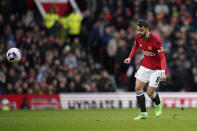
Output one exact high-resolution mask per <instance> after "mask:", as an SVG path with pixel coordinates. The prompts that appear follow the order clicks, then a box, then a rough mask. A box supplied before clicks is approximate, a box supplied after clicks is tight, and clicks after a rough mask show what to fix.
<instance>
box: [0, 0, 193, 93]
mask: <svg viewBox="0 0 197 131" xmlns="http://www.w3.org/2000/svg"><path fill="white" fill-rule="evenodd" d="M138 19H146V20H148V21H149V23H150V27H151V28H150V30H151V32H153V33H155V34H157V35H159V36H160V37H161V39H162V44H163V47H164V49H165V55H166V59H167V69H166V72H167V76H168V79H167V81H166V82H163V83H161V84H160V86H159V88H158V91H160V92H191V91H192V92H194V91H197V59H196V58H197V43H196V41H197V1H196V0H0V94H30V95H32V94H38V95H40V94H57V93H75V92H78V93H79V92H87V93H92V92H132V91H134V86H135V78H134V74H135V72H136V70H137V69H138V67H139V65H140V60H141V59H142V57H143V55H142V54H141V53H140V52H138V53H137V54H136V56H135V59H133V61H132V64H131V65H125V64H124V63H123V61H124V59H125V58H127V57H128V56H129V53H130V50H131V48H132V46H133V43H134V37H135V35H136V33H135V29H136V22H137V20H138ZM11 47H17V48H19V49H20V50H21V51H22V54H23V56H22V61H21V62H20V63H18V64H11V63H8V62H7V60H6V51H7V50H8V49H9V48H11Z"/></svg>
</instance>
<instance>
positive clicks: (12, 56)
mask: <svg viewBox="0 0 197 131" xmlns="http://www.w3.org/2000/svg"><path fill="white" fill-rule="evenodd" d="M21 56H22V53H21V51H20V50H19V49H18V48H11V49H9V50H8V51H7V54H6V57H7V60H8V61H9V62H11V63H18V62H19V61H20V60H21Z"/></svg>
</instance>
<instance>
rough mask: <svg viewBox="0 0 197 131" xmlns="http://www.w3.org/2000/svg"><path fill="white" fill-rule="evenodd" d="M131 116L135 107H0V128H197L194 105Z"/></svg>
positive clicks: (34, 130) (62, 130) (71, 130)
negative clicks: (33, 108)
mask: <svg viewBox="0 0 197 131" xmlns="http://www.w3.org/2000/svg"><path fill="white" fill-rule="evenodd" d="M147 110H148V114H149V118H148V119H146V120H133V118H134V117H135V116H136V115H138V113H139V109H94V110H93V109H91V110H18V111H8V112H3V111H0V131H197V109H195V108H193V109H190V108H189V109H184V110H181V109H180V108H174V109H171V108H168V109H164V110H163V115H162V116H161V117H159V118H156V117H155V114H154V113H155V112H154V109H153V108H148V109H147Z"/></svg>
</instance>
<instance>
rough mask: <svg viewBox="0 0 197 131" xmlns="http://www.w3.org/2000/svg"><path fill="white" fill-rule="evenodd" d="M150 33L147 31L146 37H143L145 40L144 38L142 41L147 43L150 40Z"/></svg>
mask: <svg viewBox="0 0 197 131" xmlns="http://www.w3.org/2000/svg"><path fill="white" fill-rule="evenodd" d="M150 36H151V35H150V32H149V31H148V32H147V33H146V36H145V38H144V40H145V41H148V40H149V38H150Z"/></svg>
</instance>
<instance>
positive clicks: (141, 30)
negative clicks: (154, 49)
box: [137, 26, 147, 38]
mask: <svg viewBox="0 0 197 131" xmlns="http://www.w3.org/2000/svg"><path fill="white" fill-rule="evenodd" d="M146 32H147V28H145V27H144V26H143V27H139V26H137V35H138V36H139V37H140V38H145V36H146Z"/></svg>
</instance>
